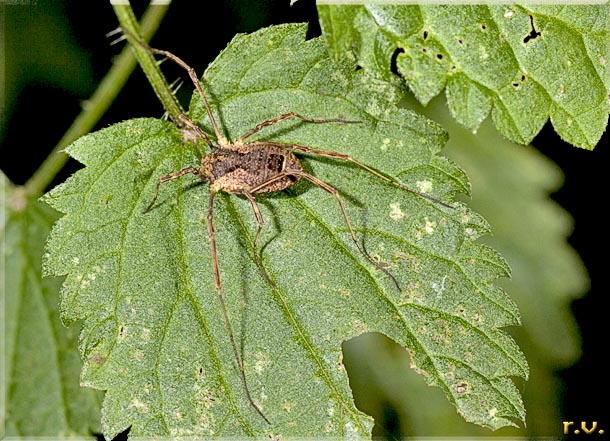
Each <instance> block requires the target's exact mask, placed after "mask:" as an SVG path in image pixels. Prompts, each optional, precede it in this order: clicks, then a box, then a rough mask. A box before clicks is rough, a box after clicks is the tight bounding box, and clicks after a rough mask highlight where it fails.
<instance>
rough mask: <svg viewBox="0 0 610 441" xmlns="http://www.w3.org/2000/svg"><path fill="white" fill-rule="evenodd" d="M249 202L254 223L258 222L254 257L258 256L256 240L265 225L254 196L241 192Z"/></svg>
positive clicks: (255, 240) (256, 241)
mask: <svg viewBox="0 0 610 441" xmlns="http://www.w3.org/2000/svg"><path fill="white" fill-rule="evenodd" d="M270 181H271V180H270ZM273 181H275V179H273ZM268 184H269V182H266V183H264V185H268ZM242 194H243V195H244V196H245V197H246V198H247V199H248V200H249V201H250V205H252V211H254V216H255V217H256V222H258V229H257V230H256V235H255V236H254V243H253V244H254V255H255V256H258V251H257V248H256V247H257V244H258V238H259V237H260V235H261V231H262V230H263V225H264V223H265V221H264V220H263V215H262V214H261V210H260V209H259V208H258V203H257V202H256V199H254V196H252V194H251V193H247V192H243V193H242Z"/></svg>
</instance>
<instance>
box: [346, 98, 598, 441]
mask: <svg viewBox="0 0 610 441" xmlns="http://www.w3.org/2000/svg"><path fill="white" fill-rule="evenodd" d="M405 104H406V105H407V107H408V108H409V109H412V110H414V111H416V112H420V113H422V114H424V115H426V116H428V117H430V118H434V119H435V120H436V121H437V122H438V123H440V124H442V126H443V127H444V128H446V130H447V131H448V133H449V141H448V143H447V145H446V146H445V148H444V150H443V151H444V153H445V154H446V155H447V156H448V157H450V158H451V159H453V160H455V161H457V162H458V163H459V164H460V165H461V166H463V167H464V169H465V170H466V172H467V174H468V176H469V178H470V180H471V182H472V200H469V201H468V205H469V206H471V207H472V208H473V209H476V210H477V211H478V212H480V213H481V214H482V215H484V216H485V218H486V219H487V220H488V221H489V223H490V225H491V226H492V230H493V235H491V236H485V237H484V238H482V240H483V241H484V243H485V244H487V245H490V246H492V247H494V248H495V249H497V250H498V251H500V252H501V253H502V255H503V256H505V257H506V259H507V261H508V262H509V263H510V265H511V268H512V277H511V279H510V280H501V281H500V282H501V286H502V287H504V288H505V289H506V290H507V291H508V292H510V293H511V297H512V298H514V299H515V302H516V303H517V305H518V306H519V310H520V311H521V315H522V321H523V324H522V326H520V327H518V328H516V329H514V330H513V332H512V335H513V336H514V337H515V340H516V341H517V343H518V345H519V347H520V348H522V349H523V352H524V353H525V355H526V357H527V360H528V363H529V365H530V371H531V374H530V380H529V381H528V383H527V386H526V387H525V389H524V392H523V401H524V404H525V408H526V409H527V427H523V428H519V429H516V428H505V429H502V431H501V432H500V433H498V435H502V436H518V435H519V436H526V435H530V436H534V435H540V434H542V433H544V434H546V435H549V436H551V435H552V436H560V435H561V432H562V427H561V425H558V424H557V421H560V418H561V393H562V383H561V380H560V379H559V378H557V376H556V372H557V371H559V370H561V369H564V368H565V367H567V366H569V365H570V364H572V363H574V362H575V361H576V359H577V358H578V356H579V353H580V347H579V345H580V343H579V336H578V330H577V327H576V323H575V320H574V317H573V315H572V313H571V311H570V302H571V301H572V300H573V299H574V298H575V297H576V296H578V295H580V294H582V293H584V292H586V291H587V283H588V281H587V276H586V270H585V268H584V266H583V263H582V261H581V260H580V258H579V257H578V255H577V254H576V252H575V251H574V249H572V248H571V247H570V246H569V244H568V242H567V236H568V235H569V233H570V231H571V220H570V218H569V216H568V214H567V213H566V212H565V211H564V210H563V209H561V207H559V206H558V205H557V204H556V203H555V202H553V201H552V200H551V198H550V195H551V193H552V192H553V191H555V190H556V189H558V188H559V187H560V185H561V183H562V179H563V177H562V174H561V171H560V170H559V169H558V168H557V166H556V165H555V164H553V163H552V162H551V161H549V160H548V158H545V157H544V156H543V155H541V154H540V152H538V151H536V150H535V149H534V148H532V147H519V146H516V145H515V144H513V143H510V142H509V141H507V140H505V139H503V138H502V136H501V135H500V134H499V133H498V132H497V131H496V130H495V129H494V128H493V126H492V124H491V121H486V122H485V123H483V125H482V126H481V128H480V130H479V131H478V132H477V134H476V135H474V134H472V133H471V132H470V131H469V130H467V129H464V128H463V127H460V126H459V125H458V124H457V123H456V122H455V120H453V118H452V117H451V115H450V113H449V111H448V109H447V106H446V102H445V100H444V99H443V98H441V97H439V98H435V99H433V100H432V101H431V102H430V103H429V105H428V106H427V107H426V108H425V109H424V108H422V106H421V105H419V103H417V102H416V100H415V98H413V97H410V98H409V99H408V100H407V102H406V103H405ZM525 213H526V214H527V215H525ZM399 349H400V348H398V347H397V346H396V345H394V344H388V341H387V339H383V338H381V336H379V335H370V336H369V335H367V336H366V337H365V336H362V337H359V338H358V339H357V340H356V341H352V342H350V344H349V345H345V354H346V355H345V360H346V366H347V368H348V372H349V374H350V379H351V383H350V384H351V385H352V388H353V390H354V396H355V399H356V403H357V404H358V405H360V403H362V405H363V406H365V407H362V410H363V411H366V412H367V413H370V414H372V415H375V416H377V415H379V416H381V417H382V418H383V416H382V415H383V414H384V410H383V408H382V406H384V405H385V406H387V405H388V403H390V404H391V405H392V406H393V407H394V409H395V414H396V415H397V416H398V419H399V421H400V422H401V424H400V427H401V429H402V431H401V432H400V434H401V436H415V435H417V436H462V437H465V436H467V437H469V439H472V438H473V437H475V436H485V432H484V431H483V430H482V429H481V428H480V427H477V426H474V425H472V424H466V423H464V421H463V420H461V419H460V418H457V416H456V415H455V412H454V411H453V409H452V408H451V406H448V405H447V403H446V400H444V397H443V396H442V395H441V394H439V393H438V391H435V390H434V389H431V388H429V387H426V386H425V384H423V381H421V379H420V378H417V376H415V375H410V376H409V375H404V376H402V377H398V376H397V375H396V374H395V372H401V370H402V369H404V366H408V364H409V361H408V356H407V354H406V353H404V350H399ZM350 361H351V364H350ZM413 396H417V397H418V399H417V400H413ZM386 414H387V411H386ZM380 435H381V433H380Z"/></svg>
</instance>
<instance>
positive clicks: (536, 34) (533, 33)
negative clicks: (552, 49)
mask: <svg viewBox="0 0 610 441" xmlns="http://www.w3.org/2000/svg"><path fill="white" fill-rule="evenodd" d="M530 25H531V26H532V30H531V31H530V33H529V34H527V35H526V36H525V38H524V39H523V42H524V43H527V42H528V41H530V40H533V39H535V38H538V37H539V36H540V35H542V34H541V33H540V32H538V31H537V30H536V28H535V27H534V17H533V16H531V15H530Z"/></svg>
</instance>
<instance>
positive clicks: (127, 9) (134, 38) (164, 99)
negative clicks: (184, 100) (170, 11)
mask: <svg viewBox="0 0 610 441" xmlns="http://www.w3.org/2000/svg"><path fill="white" fill-rule="evenodd" d="M112 7H113V9H114V13H115V14H116V16H117V18H118V19H119V23H120V24H121V28H122V29H123V32H124V34H125V37H127V40H128V41H129V44H130V45H131V47H132V49H133V50H134V52H135V54H136V58H137V60H138V63H139V64H140V67H141V68H142V70H143V71H144V74H145V75H146V78H148V82H149V83H150V85H151V86H152V88H153V89H154V91H155V93H156V94H157V97H158V98H159V100H160V101H161V103H162V104H163V107H164V108H165V110H166V111H167V113H168V114H169V116H170V118H171V119H172V120H174V122H175V123H176V124H177V125H179V126H182V125H183V123H182V121H181V120H180V119H179V118H178V116H179V115H180V114H183V113H185V112H184V109H183V108H182V106H181V105H180V103H179V102H178V99H177V98H176V96H175V95H174V93H173V92H172V89H171V87H170V85H169V84H168V83H167V80H166V79H165V76H164V75H163V73H162V72H161V69H160V68H159V65H158V64H157V60H156V59H155V57H154V55H153V53H152V52H151V51H150V50H147V48H145V47H144V46H143V45H142V44H141V41H142V40H144V38H143V36H142V33H141V32H140V28H139V25H138V22H137V20H136V17H135V15H134V13H133V10H132V9H131V6H130V5H129V2H127V3H126V4H122V3H121V4H113V5H112Z"/></svg>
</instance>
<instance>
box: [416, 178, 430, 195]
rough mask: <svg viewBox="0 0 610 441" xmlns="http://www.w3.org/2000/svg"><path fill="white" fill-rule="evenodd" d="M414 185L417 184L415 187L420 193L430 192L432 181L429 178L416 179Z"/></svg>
mask: <svg viewBox="0 0 610 441" xmlns="http://www.w3.org/2000/svg"><path fill="white" fill-rule="evenodd" d="M415 185H417V189H418V190H419V191H420V192H421V193H431V192H432V188H433V187H434V184H433V183H432V181H429V180H427V179H426V180H423V181H417V182H416V183H415Z"/></svg>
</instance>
